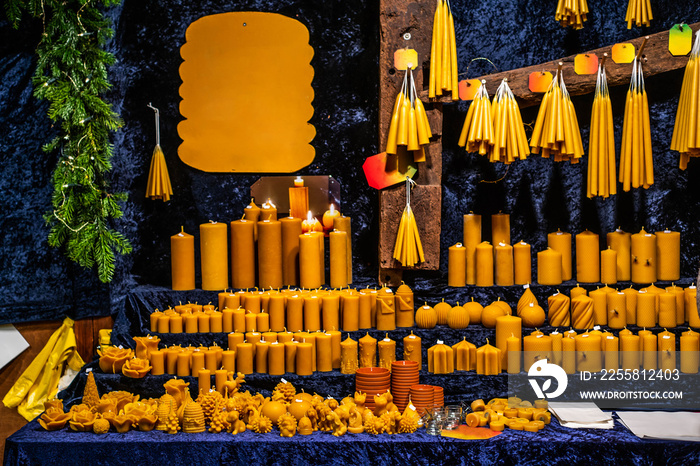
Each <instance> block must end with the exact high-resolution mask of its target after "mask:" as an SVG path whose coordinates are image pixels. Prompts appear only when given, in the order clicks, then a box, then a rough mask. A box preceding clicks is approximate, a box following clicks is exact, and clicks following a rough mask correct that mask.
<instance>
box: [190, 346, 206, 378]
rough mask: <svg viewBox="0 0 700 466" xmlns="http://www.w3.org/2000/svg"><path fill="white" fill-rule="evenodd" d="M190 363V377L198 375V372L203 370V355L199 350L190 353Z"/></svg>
mask: <svg viewBox="0 0 700 466" xmlns="http://www.w3.org/2000/svg"><path fill="white" fill-rule="evenodd" d="M190 361H191V364H192V367H191V368H190V372H191V373H192V375H194V374H199V371H200V370H202V369H204V368H205V364H204V353H203V352H202V351H201V350H199V349H195V350H194V351H192V356H191V357H190Z"/></svg>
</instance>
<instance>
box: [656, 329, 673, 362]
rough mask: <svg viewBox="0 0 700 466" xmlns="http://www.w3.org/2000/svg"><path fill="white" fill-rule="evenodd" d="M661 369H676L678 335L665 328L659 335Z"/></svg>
mask: <svg viewBox="0 0 700 466" xmlns="http://www.w3.org/2000/svg"><path fill="white" fill-rule="evenodd" d="M658 339H659V344H658V348H659V369H661V370H664V371H673V370H675V369H676V335H674V334H673V333H671V332H669V331H668V330H665V331H663V332H661V333H659V335H658Z"/></svg>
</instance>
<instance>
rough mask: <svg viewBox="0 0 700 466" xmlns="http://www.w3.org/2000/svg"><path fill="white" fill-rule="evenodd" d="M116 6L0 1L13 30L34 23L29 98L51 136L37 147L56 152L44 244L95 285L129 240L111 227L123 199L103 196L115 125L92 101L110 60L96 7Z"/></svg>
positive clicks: (87, 1)
mask: <svg viewBox="0 0 700 466" xmlns="http://www.w3.org/2000/svg"><path fill="white" fill-rule="evenodd" d="M120 2H121V0H6V1H5V2H4V3H5V10H6V13H7V17H8V19H9V20H10V22H11V23H12V25H13V26H14V27H15V28H17V27H18V26H19V23H20V21H21V19H22V16H23V14H25V13H27V14H28V15H29V16H31V17H34V18H40V19H41V21H42V24H43V34H42V36H41V40H40V42H39V44H38V46H37V49H36V53H37V58H38V59H37V67H36V71H35V73H34V78H33V83H34V86H35V89H34V96H35V97H36V98H38V99H46V100H48V101H49V104H50V105H49V110H48V116H49V118H50V119H51V120H52V121H53V122H55V123H57V126H58V128H59V135H58V136H56V137H55V138H54V139H53V140H52V141H50V142H48V143H47V144H46V145H44V151H45V152H47V153H54V152H56V151H58V153H59V161H58V164H57V166H56V170H55V171H54V173H53V186H54V192H53V196H52V202H53V209H52V210H51V211H49V212H48V213H46V214H45V216H44V218H45V220H46V222H47V224H48V225H49V226H50V228H51V231H50V232H49V237H48V242H49V245H51V246H52V247H65V252H66V255H67V256H68V257H69V258H70V259H71V260H73V261H75V262H77V263H78V264H80V265H81V266H83V267H86V268H93V267H96V268H97V273H98V276H99V278H100V280H101V281H103V282H109V281H111V280H112V278H113V276H114V259H115V252H117V253H120V254H127V253H129V252H131V244H130V243H129V240H128V239H127V238H126V237H124V236H123V235H122V234H121V233H120V232H118V231H116V230H114V229H113V228H112V227H111V221H112V220H114V219H117V218H119V217H121V216H122V210H121V207H120V205H119V203H120V202H122V201H125V200H126V194H124V193H111V192H110V191H109V183H108V181H107V180H106V175H107V174H108V173H109V171H110V170H111V169H112V164H111V161H110V160H111V158H112V145H111V144H110V142H109V136H110V134H111V133H112V132H113V131H116V130H117V129H119V128H120V127H121V126H122V124H123V123H122V121H121V119H120V118H119V115H117V114H116V113H115V112H114V111H113V110H112V108H111V105H110V104H108V103H107V102H105V101H104V100H103V99H102V98H101V97H100V96H101V94H103V93H104V92H106V91H107V90H109V88H110V87H111V84H110V83H109V80H108V79H107V67H108V66H109V65H111V64H113V63H114V56H113V55H112V54H111V53H109V52H107V51H106V50H104V48H103V47H104V44H105V43H106V41H107V40H108V39H109V38H110V37H111V36H112V34H113V31H112V29H111V28H110V24H109V20H108V19H107V18H105V16H104V15H103V14H102V12H101V11H100V10H99V8H98V6H99V5H103V6H104V7H109V6H112V5H117V4H119V3H120Z"/></svg>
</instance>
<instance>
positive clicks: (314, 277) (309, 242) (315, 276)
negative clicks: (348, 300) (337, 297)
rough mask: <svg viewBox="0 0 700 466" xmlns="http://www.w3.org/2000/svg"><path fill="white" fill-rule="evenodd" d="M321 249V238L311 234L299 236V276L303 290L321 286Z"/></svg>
mask: <svg viewBox="0 0 700 466" xmlns="http://www.w3.org/2000/svg"><path fill="white" fill-rule="evenodd" d="M321 260H322V258H321V248H320V246H319V238H318V236H316V235H315V234H313V233H311V232H307V233H304V234H303V235H299V276H300V283H301V287H302V288H307V289H314V288H318V287H320V286H321V273H322V271H321V269H320V263H321Z"/></svg>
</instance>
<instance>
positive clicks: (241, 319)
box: [231, 307, 246, 333]
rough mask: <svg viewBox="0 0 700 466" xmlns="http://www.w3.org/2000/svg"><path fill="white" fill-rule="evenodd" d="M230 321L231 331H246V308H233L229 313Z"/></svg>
mask: <svg viewBox="0 0 700 466" xmlns="http://www.w3.org/2000/svg"><path fill="white" fill-rule="evenodd" d="M231 316H232V317H231V322H232V323H233V331H234V332H236V333H243V332H245V331H246V317H245V316H246V310H245V309H243V308H242V307H239V308H238V309H234V310H233V312H232V313H231Z"/></svg>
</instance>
